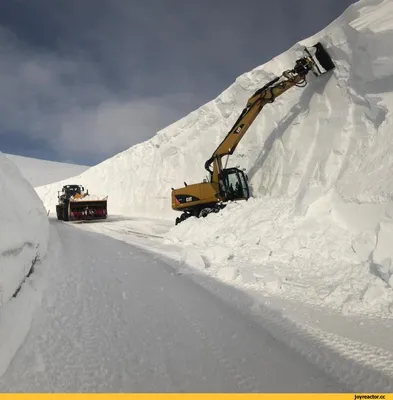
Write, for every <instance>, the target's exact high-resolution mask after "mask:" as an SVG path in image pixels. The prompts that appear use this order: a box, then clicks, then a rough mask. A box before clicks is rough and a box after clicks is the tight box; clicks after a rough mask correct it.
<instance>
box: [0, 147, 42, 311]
mask: <svg viewBox="0 0 393 400" xmlns="http://www.w3.org/2000/svg"><path fill="white" fill-rule="evenodd" d="M0 196H1V207H0V298H1V301H0V307H3V306H4V305H5V304H6V303H7V302H8V301H9V300H10V299H11V298H12V296H13V294H14V293H15V292H16V290H17V289H18V287H19V286H20V285H21V283H22V282H23V281H24V279H25V277H26V275H27V274H28V273H29V271H30V269H31V267H32V265H33V263H34V262H35V261H40V260H42V259H43V258H44V257H45V256H46V253H47V250H48V240H49V222H48V217H47V215H46V211H45V208H44V206H43V204H42V202H41V200H40V198H39V197H38V195H37V193H36V192H35V190H34V188H33V187H32V186H31V185H30V183H29V182H28V181H27V180H26V179H25V178H24V177H23V176H22V175H21V173H20V171H19V169H18V168H17V167H16V165H15V164H14V163H13V162H12V161H10V160H9V159H8V158H7V157H6V156H5V155H4V154H2V153H1V152H0Z"/></svg>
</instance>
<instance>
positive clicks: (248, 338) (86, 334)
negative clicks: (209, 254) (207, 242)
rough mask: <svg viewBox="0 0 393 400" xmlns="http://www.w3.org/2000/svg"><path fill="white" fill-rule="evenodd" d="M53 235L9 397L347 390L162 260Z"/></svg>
mask: <svg viewBox="0 0 393 400" xmlns="http://www.w3.org/2000/svg"><path fill="white" fill-rule="evenodd" d="M51 225H52V226H51V234H52V238H53V239H54V240H57V239H56V236H58V240H59V252H58V262H54V263H53V264H52V265H51V269H50V271H49V273H48V278H47V279H48V286H47V291H46V292H45V294H44V300H43V304H42V306H41V308H40V309H39V310H38V311H37V312H36V314H35V317H34V322H33V324H32V327H31V330H30V333H29V335H28V337H27V338H26V341H25V343H24V344H23V345H22V347H21V348H20V350H19V351H18V353H17V354H16V356H15V358H14V359H13V361H12V362H11V364H10V366H9V368H8V370H7V372H6V373H5V374H4V375H3V376H2V377H1V379H0V390H1V391H3V392H9V391H12V392H13V391H23V392H25V391H55V392H58V391H67V392H69V391H73V392H85V391H92V392H97V391H101V392H102V391H104V392H107V391H113V392H124V391H127V392H139V391H147V392H151V391H160V392H168V391H171V392H190V391H192V392H201V391H223V392H249V391H258V392H271V391H291V392H292V391H302V392H303V391H307V392H309V391H312V392H326V391H329V392H331V391H333V392H337V391H342V390H346V389H347V388H343V387H342V386H341V385H340V384H339V383H337V382H335V381H334V380H332V379H331V378H330V377H328V376H327V375H325V374H324V373H323V372H320V371H319V370H318V369H317V368H315V367H314V366H313V365H311V364H309V363H308V362H307V361H306V360H305V359H303V358H302V357H301V356H300V355H298V354H297V353H295V352H294V351H293V350H291V349H289V348H287V347H285V346H284V345H283V344H282V343H280V342H279V341H277V340H276V339H275V338H274V337H272V336H271V335H270V334H269V333H268V332H267V331H265V330H264V329H263V328H262V327H261V326H260V325H258V324H257V323H256V322H254V321H253V320H252V319H251V318H250V317H248V316H247V315H245V314H242V313H241V312H239V311H238V310H236V309H235V308H233V307H232V306H231V305H230V304H229V303H226V302H224V301H223V300H220V299H219V298H218V297H215V296H214V294H212V293H211V292H209V291H208V290H207V289H205V288H203V287H202V286H199V285H198V284H196V283H195V282H194V281H193V280H191V279H190V278H188V277H187V276H182V275H179V274H176V273H174V272H175V270H174V269H173V268H172V267H171V266H170V265H168V264H166V263H165V262H164V261H163V260H162V259H160V258H157V257H155V256H153V255H151V254H149V253H147V252H144V251H143V250H140V249H138V248H136V247H133V246H130V245H129V244H126V243H123V242H120V241H116V240H114V239H111V238H108V237H105V236H103V235H99V234H96V233H92V232H86V231H83V230H80V229H76V228H74V227H72V226H69V225H68V224H64V223H59V222H57V221H52V222H51Z"/></svg>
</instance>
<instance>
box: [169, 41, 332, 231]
mask: <svg viewBox="0 0 393 400" xmlns="http://www.w3.org/2000/svg"><path fill="white" fill-rule="evenodd" d="M334 68H335V65H334V63H333V61H332V59H331V58H330V56H329V54H328V52H327V51H326V50H325V48H324V47H323V45H322V44H321V43H320V42H318V43H317V44H315V45H314V46H312V47H309V48H304V56H303V57H301V58H299V59H297V60H296V61H295V65H294V67H293V68H292V69H291V70H287V71H284V72H283V73H282V74H281V76H278V77H275V78H274V79H272V80H271V81H270V82H268V83H266V84H265V85H264V86H263V87H262V88H260V89H258V90H257V91H256V92H255V93H254V94H253V95H252V96H251V97H250V98H249V99H248V101H247V104H246V107H245V108H244V109H243V111H242V112H241V114H240V116H239V118H238V119H237V121H236V122H235V124H234V125H233V126H232V128H231V129H230V131H229V132H228V134H227V135H226V136H225V138H224V139H223V141H222V142H221V143H220V144H219V145H218V147H217V148H216V150H215V151H214V152H213V154H212V156H211V157H210V158H209V159H208V160H207V161H206V163H205V169H206V170H207V171H208V173H209V179H206V180H204V181H203V182H201V183H196V184H191V185H187V184H186V183H185V185H184V187H181V188H178V189H172V209H173V210H175V211H181V212H182V214H181V216H180V217H178V218H176V225H177V224H178V223H180V222H182V221H184V220H185V219H187V218H189V217H192V216H194V217H198V218H199V217H206V216H207V215H208V214H210V213H211V212H219V211H220V210H221V209H222V208H224V207H225V206H226V203H227V202H228V201H237V200H247V199H248V198H249V196H250V191H249V187H248V177H247V175H246V174H245V173H244V171H242V170H240V169H238V168H233V167H232V168H223V165H222V158H223V157H224V156H227V157H228V156H230V155H232V154H233V153H234V151H235V150H236V147H237V145H238V144H239V142H240V141H241V139H242V138H243V136H244V135H245V134H246V132H247V131H248V129H249V128H250V126H251V125H252V123H253V122H254V120H255V119H256V118H257V116H258V115H259V113H260V112H261V110H262V108H263V107H264V106H265V105H266V104H268V103H273V102H274V101H275V99H276V98H277V97H279V96H281V95H282V94H284V93H285V92H286V91H287V90H289V89H290V88H292V87H294V86H297V87H304V86H306V84H307V81H306V77H307V75H308V73H309V72H312V73H313V74H314V75H315V76H317V77H319V76H321V75H324V74H326V73H327V72H329V71H331V70H333V69H334Z"/></svg>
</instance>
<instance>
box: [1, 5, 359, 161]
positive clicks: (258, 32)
mask: <svg viewBox="0 0 393 400" xmlns="http://www.w3.org/2000/svg"><path fill="white" fill-rule="evenodd" d="M353 2H354V1H350V0H334V1H333V0H319V1H315V0H314V1H310V0H303V1H302V0H299V1H298V2H296V3H293V2H289V1H287V0H277V1H274V2H272V1H261V0H250V1H248V2H245V3H243V2H242V3H241V2H240V1H231V0H214V1H211V0H198V1H196V2H188V1H184V0H143V1H136V0H135V1H134V0H83V1H80V0H67V1H66V0H56V1H52V0H19V1H13V2H2V3H1V5H0V53H1V54H0V88H1V90H0V150H1V151H3V152H9V153H14V154H21V155H27V156H34V157H39V158H47V159H53V160H62V161H65V160H68V161H72V162H76V163H82V164H93V163H96V162H99V161H102V160H103V159H105V158H107V157H110V156H112V155H114V154H116V153H117V152H119V151H122V150H125V149H126V148H128V147H130V146H131V145H133V144H136V143H139V142H141V141H143V140H146V139H149V138H150V137H152V136H154V134H155V133H156V132H157V130H159V129H162V128H164V127H165V126H166V125H168V124H170V123H172V122H174V121H176V120H177V119H179V118H181V117H183V116H185V115H186V114H188V113H189V112H191V111H192V110H194V109H195V108H197V107H199V106H200V105H202V104H204V103H205V102H207V101H209V100H211V99H212V98H214V97H216V96H217V95H218V94H219V93H220V92H221V91H222V90H224V89H225V88H226V87H227V86H229V85H230V84H231V83H232V82H233V81H234V80H235V79H236V77H237V76H238V75H240V74H242V73H244V72H246V71H248V70H250V69H252V68H254V67H256V66H258V65H260V64H263V63H264V62H266V61H268V60H269V59H270V58H272V57H274V56H275V55H277V54H279V53H281V52H283V51H285V50H286V49H287V48H288V47H290V46H291V45H292V44H293V43H294V42H295V41H298V40H300V39H302V38H304V37H307V36H309V35H311V34H313V33H315V32H316V31H318V30H320V29H322V28H323V27H324V26H326V25H327V24H328V23H330V22H331V21H332V20H333V19H334V18H336V17H337V16H338V15H339V14H340V13H342V11H343V10H344V9H345V8H346V7H347V6H348V5H350V4H351V3H353Z"/></svg>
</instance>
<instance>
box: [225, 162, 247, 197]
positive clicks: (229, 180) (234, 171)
mask: <svg viewBox="0 0 393 400" xmlns="http://www.w3.org/2000/svg"><path fill="white" fill-rule="evenodd" d="M222 172H223V187H221V191H222V193H221V195H222V196H223V197H225V198H226V200H239V199H248V198H249V188H248V184H247V178H246V176H245V174H244V172H243V171H241V170H240V169H238V168H227V169H224V170H223V171H222Z"/></svg>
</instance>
